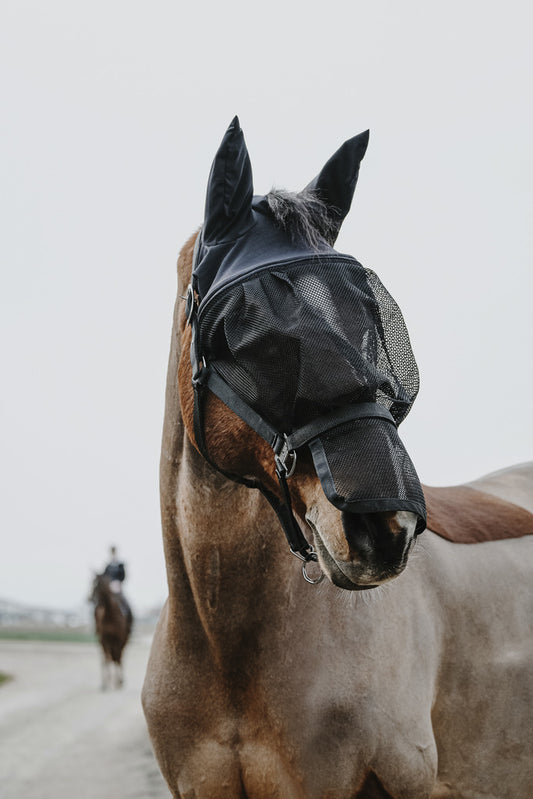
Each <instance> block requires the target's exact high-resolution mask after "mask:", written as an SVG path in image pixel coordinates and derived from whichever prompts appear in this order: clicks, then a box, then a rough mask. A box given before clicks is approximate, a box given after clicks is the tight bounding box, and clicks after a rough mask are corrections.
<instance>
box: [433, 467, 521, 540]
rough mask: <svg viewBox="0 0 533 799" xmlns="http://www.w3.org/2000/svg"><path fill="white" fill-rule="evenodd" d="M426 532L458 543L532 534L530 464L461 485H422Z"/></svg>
mask: <svg viewBox="0 0 533 799" xmlns="http://www.w3.org/2000/svg"><path fill="white" fill-rule="evenodd" d="M423 488H424V495H425V498H426V505H427V526H428V528H429V529H430V530H432V531H433V532H435V533H437V534H438V535H440V536H442V537H443V538H447V539H448V540H449V541H455V542H457V543H461V544H475V543H481V542H483V541H495V540H499V539H502V538H521V537H522V536H525V535H533V463H531V464H523V465H521V466H517V467H512V468H510V469H505V470H502V471H501V472H495V473H494V474H492V475H487V477H484V478H481V479H480V480H476V481H475V482H472V483H468V484H465V485H457V486H449V487H429V486H423Z"/></svg>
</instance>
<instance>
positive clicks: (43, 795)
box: [0, 638, 170, 799]
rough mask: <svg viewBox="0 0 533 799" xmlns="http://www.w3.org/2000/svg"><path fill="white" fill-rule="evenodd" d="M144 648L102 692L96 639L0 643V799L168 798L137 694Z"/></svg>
mask: <svg viewBox="0 0 533 799" xmlns="http://www.w3.org/2000/svg"><path fill="white" fill-rule="evenodd" d="M149 646H150V642H149V640H148V639H147V638H137V639H134V640H133V641H132V642H131V643H130V645H129V646H128V649H127V650H126V653H125V686H124V688H123V689H122V690H120V691H107V692H102V691H101V690H100V688H99V684H100V659H99V658H100V654H99V651H98V649H97V647H96V644H95V645H91V644H72V643H68V644H67V643H48V642H47V643H43V642H34V641H0V671H4V672H7V673H9V674H12V675H14V679H13V680H12V681H10V682H8V683H4V684H3V685H1V686H0V799H169V797H170V793H169V791H168V789H167V788H166V785H165V783H164V781H163V778H162V777H161V775H160V773H159V769H158V767H157V763H156V761H155V758H154V756H153V754H152V750H151V747H150V742H149V739H148V734H147V732H146V725H145V723H144V717H143V714H142V709H141V705H140V699H139V696H140V690H141V686H142V681H143V677H144V669H145V666H146V661H147V658H148V652H149Z"/></svg>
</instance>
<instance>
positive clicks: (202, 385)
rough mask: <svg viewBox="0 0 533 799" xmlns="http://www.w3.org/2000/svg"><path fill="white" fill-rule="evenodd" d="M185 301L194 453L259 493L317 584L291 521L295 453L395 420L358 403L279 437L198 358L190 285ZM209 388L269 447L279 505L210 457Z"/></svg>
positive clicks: (311, 555)
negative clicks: (361, 423)
mask: <svg viewBox="0 0 533 799" xmlns="http://www.w3.org/2000/svg"><path fill="white" fill-rule="evenodd" d="M186 302H187V304H186V315H187V322H188V324H190V326H191V333H192V339H191V352H190V357H191V364H192V385H193V388H194V436H195V439H196V443H197V445H198V448H199V450H200V452H201V453H202V455H203V457H204V458H205V459H206V460H207V461H208V463H210V464H211V466H213V468H214V469H216V470H217V471H218V472H220V473H221V474H223V475H224V476H225V477H228V478H229V479H231V480H233V481H235V482H238V483H242V484H243V485H245V486H247V487H248V488H257V489H259V490H260V491H261V493H262V494H263V495H264V496H265V498H266V499H267V500H268V502H269V503H270V505H271V506H272V508H273V509H274V511H275V512H276V514H277V516H278V519H279V521H280V523H281V526H282V527H283V530H284V533H285V536H286V538H287V541H288V544H289V547H290V550H291V552H292V554H293V555H295V556H296V557H298V558H300V560H302V561H304V577H305V578H306V579H307V580H308V581H309V582H315V580H312V579H311V578H309V577H308V575H307V573H306V571H305V564H306V563H308V562H310V561H317V555H316V552H315V551H314V549H313V547H312V546H311V545H310V544H309V542H308V541H307V539H306V538H305V536H304V534H303V532H302V530H301V528H300V525H299V524H298V522H297V521H296V519H295V517H294V512H293V509H292V502H291V497H290V492H289V487H288V484H287V480H288V478H289V477H291V475H292V474H293V473H294V470H295V468H296V460H297V455H296V452H297V450H298V449H300V448H301V447H303V446H304V445H306V444H308V443H309V442H310V441H311V440H312V439H314V438H316V437H317V436H318V435H320V434H322V433H324V432H326V431H327V430H330V429H332V428H334V427H337V426H338V425H340V424H343V423H345V422H348V421H352V420H354V419H363V418H369V417H382V418H385V419H387V420H388V421H391V422H392V423H394V419H393V417H392V416H391V414H390V413H389V411H388V410H387V409H386V408H385V407H383V406H382V405H379V404H378V403H375V402H362V403H356V404H352V405H347V406H345V407H342V408H338V409H336V410H334V411H332V412H330V413H327V414H324V415H322V416H320V417H318V418H317V419H314V420H313V421H312V422H310V423H308V424H306V425H304V426H302V427H300V428H298V429H297V430H294V431H293V432H292V433H290V434H285V433H281V432H280V431H278V430H276V429H275V428H274V427H273V426H272V425H271V424H270V423H269V422H268V421H267V420H266V419H264V417H262V416H260V414H258V413H257V412H256V411H255V410H254V409H253V408H251V407H250V406H249V405H248V404H247V403H246V402H244V401H243V400H242V399H241V397H240V396H239V395H238V394H237V393H236V392H235V391H234V390H233V389H232V388H231V386H229V385H228V383H226V381H225V380H224V379H223V378H222V377H221V376H220V375H219V374H218V372H217V371H216V370H215V368H214V367H213V366H212V365H211V364H209V363H207V362H206V359H205V357H204V356H203V354H202V349H201V343H200V337H199V331H198V318H197V315H198V300H197V294H196V292H195V290H194V287H193V285H192V284H191V285H189V287H188V290H187V297H186ZM207 389H209V390H210V391H212V392H213V393H214V394H216V396H217V397H219V398H220V399H221V400H222V401H223V402H224V404H225V405H227V406H228V407H229V408H231V410H233V411H234V412H235V413H236V414H237V415H238V416H239V417H240V418H241V419H243V420H244V421H245V422H246V423H247V424H248V425H249V426H250V427H251V428H252V430H255V432H256V433H258V435H260V436H261V438H263V439H264V440H265V441H266V442H267V444H269V446H270V447H271V448H272V452H273V457H274V463H275V469H276V476H277V478H278V483H279V486H280V491H281V497H282V499H281V500H280V499H279V498H278V497H277V496H276V495H275V494H274V493H273V492H272V491H270V490H269V489H267V488H266V486H264V485H263V484H262V483H261V482H260V481H259V480H256V479H250V478H245V477H242V476H240V475H236V474H231V473H229V472H226V471H224V470H223V469H221V468H220V467H219V466H218V465H217V464H216V463H215V462H214V461H213V460H212V458H211V457H210V456H209V453H208V451H207V445H206V441H205V430H204V400H205V395H206V390H207Z"/></svg>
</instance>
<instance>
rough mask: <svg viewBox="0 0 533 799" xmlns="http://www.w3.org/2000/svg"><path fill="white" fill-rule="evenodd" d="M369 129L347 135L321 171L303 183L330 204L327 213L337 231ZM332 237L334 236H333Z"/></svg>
mask: <svg viewBox="0 0 533 799" xmlns="http://www.w3.org/2000/svg"><path fill="white" fill-rule="evenodd" d="M369 135H370V131H368V130H366V131H365V132H364V133H359V135H357V136H354V137H353V138H352V139H348V141H345V142H344V144H343V145H342V146H341V147H339V149H338V150H337V152H336V153H335V154H334V155H332V156H331V158H330V159H329V161H328V162H327V163H326V164H325V166H324V167H323V169H322V171H321V172H320V173H319V174H318V175H317V176H316V178H315V179H314V180H312V181H311V183H309V185H308V186H307V187H306V189H307V190H310V191H313V192H315V193H316V194H317V195H318V196H319V197H320V199H321V200H323V201H324V202H325V203H327V205H328V206H329V208H330V212H331V217H332V220H333V222H334V223H335V224H336V228H337V231H336V233H337V234H338V232H339V230H340V228H341V225H342V222H343V220H344V217H345V216H346V214H347V213H348V211H349V210H350V206H351V204H352V199H353V194H354V191H355V186H356V184H357V178H358V177H359V164H360V163H361V161H362V160H363V157H364V154H365V152H366V148H367V147H368V137H369ZM335 238H336V236H335Z"/></svg>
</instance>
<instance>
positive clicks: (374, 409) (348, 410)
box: [285, 402, 396, 451]
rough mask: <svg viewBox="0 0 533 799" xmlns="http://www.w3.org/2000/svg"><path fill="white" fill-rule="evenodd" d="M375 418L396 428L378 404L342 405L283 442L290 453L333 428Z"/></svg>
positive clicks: (392, 419)
mask: <svg viewBox="0 0 533 799" xmlns="http://www.w3.org/2000/svg"><path fill="white" fill-rule="evenodd" d="M376 416H378V417H380V418H382V419H387V421H389V422H392V424H393V425H394V426H396V423H395V421H394V417H393V416H392V414H390V413H389V411H388V410H387V409H386V408H385V407H384V406H383V405H380V404H379V403H378V402H358V403H355V404H353V405H344V406H343V407H342V408H336V409H335V410H333V411H331V412H330V413H325V414H323V415H322V416H319V417H318V419H313V421H312V422H309V424H306V425H304V426H303V427H299V428H298V430H295V431H294V432H292V433H290V434H289V435H288V436H286V438H285V441H286V444H287V447H288V448H289V450H290V451H292V450H296V449H299V448H300V447H303V445H304V444H308V443H309V442H310V441H311V440H312V439H313V438H316V437H317V436H319V435H321V434H322V433H325V432H326V431H327V430H331V429H332V428H333V427H338V426H339V425H341V424H344V423H345V422H351V421H353V420H354V419H368V418H373V417H376Z"/></svg>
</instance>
